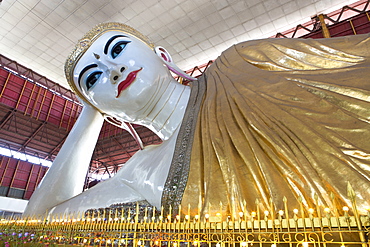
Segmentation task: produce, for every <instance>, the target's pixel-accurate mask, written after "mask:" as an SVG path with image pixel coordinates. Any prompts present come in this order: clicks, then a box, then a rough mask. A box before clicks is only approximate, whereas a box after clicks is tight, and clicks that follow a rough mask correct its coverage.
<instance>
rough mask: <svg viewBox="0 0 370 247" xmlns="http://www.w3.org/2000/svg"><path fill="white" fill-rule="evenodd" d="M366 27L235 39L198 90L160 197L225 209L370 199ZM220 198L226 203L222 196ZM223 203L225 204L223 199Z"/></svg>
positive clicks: (176, 202) (174, 202)
mask: <svg viewBox="0 0 370 247" xmlns="http://www.w3.org/2000/svg"><path fill="white" fill-rule="evenodd" d="M369 37H370V36H369V35H358V36H349V37H341V38H331V39H320V40H312V39H266V40H255V41H247V42H244V43H240V44H237V45H235V46H233V47H231V48H229V49H228V50H226V51H225V52H223V53H222V55H221V56H220V57H219V58H218V59H217V60H216V61H215V62H214V64H213V65H212V66H211V67H210V68H209V69H207V71H206V72H205V74H204V75H203V76H202V78H200V80H199V81H198V82H197V84H194V85H192V86H193V88H192V95H191V99H190V103H189V105H188V109H187V112H186V115H185V120H184V121H183V124H182V128H181V130H180V135H179V138H178V141H177V146H176V151H175V155H174V158H173V163H172V166H171V169H170V173H169V176H168V179H167V182H166V185H165V189H164V193H163V197H162V202H163V204H164V205H165V206H166V205H167V206H168V205H171V206H172V207H173V208H175V209H177V208H178V207H179V205H181V208H182V210H183V211H184V212H185V213H186V212H188V211H187V210H188V205H190V208H191V211H192V212H193V213H197V211H198V210H200V211H202V212H200V213H203V214H204V213H207V212H210V213H211V214H214V213H215V212H218V211H220V210H221V209H222V210H223V211H224V214H225V213H228V214H233V213H238V212H240V211H242V210H246V211H249V212H250V211H254V210H256V207H257V205H256V199H258V207H260V209H262V210H265V209H267V210H269V209H270V210H271V207H273V208H274V209H275V210H279V209H282V208H283V206H284V203H283V198H284V197H285V198H286V199H287V204H288V205H289V207H290V208H291V209H293V208H294V207H297V206H298V205H299V203H300V202H302V204H303V205H304V206H305V208H309V207H315V206H314V205H316V204H319V205H322V206H329V207H332V208H333V207H337V208H340V209H341V208H342V207H343V206H349V207H351V201H350V197H349V196H348V195H347V187H348V184H350V185H351V186H352V187H353V189H354V191H355V193H356V200H357V206H358V207H359V209H360V210H365V209H366V208H369V203H370V124H369V121H370V82H369V78H370V70H369V65H370V42H369ZM220 203H222V204H220ZM220 205H221V206H220Z"/></svg>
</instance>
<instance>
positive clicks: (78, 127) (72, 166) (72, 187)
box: [25, 104, 104, 216]
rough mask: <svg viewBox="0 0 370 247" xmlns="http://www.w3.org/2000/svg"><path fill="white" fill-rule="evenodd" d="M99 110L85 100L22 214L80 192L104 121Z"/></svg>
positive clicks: (39, 211)
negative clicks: (71, 127) (72, 125)
mask: <svg viewBox="0 0 370 247" xmlns="http://www.w3.org/2000/svg"><path fill="white" fill-rule="evenodd" d="M103 121H104V119H103V117H102V116H101V114H100V113H99V112H98V111H97V110H96V109H94V108H93V107H91V106H90V105H88V104H86V105H85V106H84V108H83V110H82V112H81V114H80V116H79V117H78V120H77V121H76V123H75V125H74V127H73V129H72V130H71V132H70V133H69V135H68V137H67V139H66V141H65V142H64V144H63V146H62V148H61V150H60V151H59V153H58V155H57V157H56V158H55V160H54V162H53V164H52V166H51V167H50V169H49V170H48V172H47V174H46V175H45V177H44V178H43V180H42V182H41V183H40V185H39V187H38V188H37V189H36V191H35V192H34V193H33V195H32V197H31V199H30V201H29V203H28V205H27V208H26V211H25V215H27V216H31V215H41V214H45V213H46V211H48V210H49V209H50V208H52V207H54V206H55V205H57V204H59V203H61V202H64V201H66V200H68V199H70V198H72V197H73V196H76V195H77V194H79V193H81V191H82V189H83V185H84V181H85V176H86V172H87V169H88V167H89V164H90V160H91V156H92V153H93V151H94V148H95V145H96V142H97V139H98V137H99V133H100V130H101V127H102V124H103Z"/></svg>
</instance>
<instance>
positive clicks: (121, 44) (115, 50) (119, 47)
mask: <svg viewBox="0 0 370 247" xmlns="http://www.w3.org/2000/svg"><path fill="white" fill-rule="evenodd" d="M128 43H130V41H120V42H117V44H115V45H114V46H113V48H112V50H111V56H112V58H113V59H115V58H116V57H118V55H119V54H120V53H121V52H122V51H123V50H124V49H125V47H126V45H127V44H128Z"/></svg>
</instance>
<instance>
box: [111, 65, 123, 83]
mask: <svg viewBox="0 0 370 247" xmlns="http://www.w3.org/2000/svg"><path fill="white" fill-rule="evenodd" d="M125 69H126V68H125V67H124V66H123V67H121V68H120V69H114V70H112V72H111V73H110V80H111V82H112V83H113V84H116V83H117V82H118V81H119V79H120V78H121V77H122V73H123V71H125Z"/></svg>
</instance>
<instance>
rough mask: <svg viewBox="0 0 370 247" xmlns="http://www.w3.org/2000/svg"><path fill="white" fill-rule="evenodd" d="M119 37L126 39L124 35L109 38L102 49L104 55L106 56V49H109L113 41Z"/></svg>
mask: <svg viewBox="0 0 370 247" xmlns="http://www.w3.org/2000/svg"><path fill="white" fill-rule="evenodd" d="M119 37H126V38H127V36H125V35H115V36H113V37H111V38H110V39H109V40H108V41H107V43H106V44H105V47H104V54H105V55H107V54H108V47H109V45H110V44H111V43H112V42H113V40H115V39H116V38H119Z"/></svg>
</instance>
